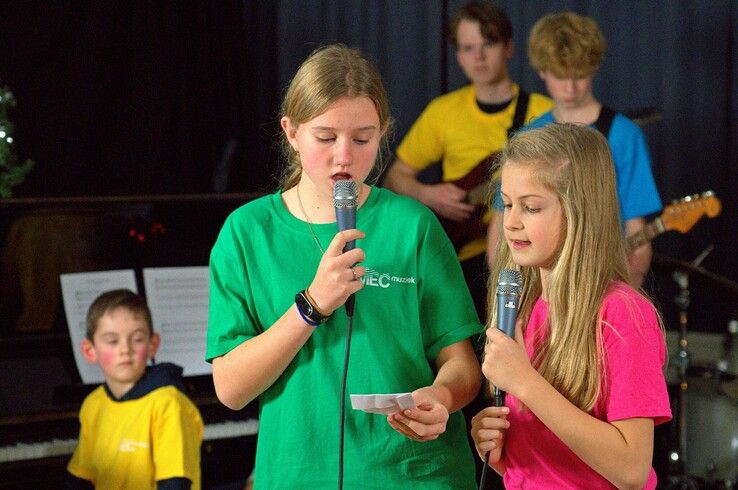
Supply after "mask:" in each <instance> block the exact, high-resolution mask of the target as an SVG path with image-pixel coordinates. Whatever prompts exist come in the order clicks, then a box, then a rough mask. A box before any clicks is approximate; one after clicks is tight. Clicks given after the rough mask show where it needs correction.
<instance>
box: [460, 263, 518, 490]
mask: <svg viewBox="0 0 738 490" xmlns="http://www.w3.org/2000/svg"><path fill="white" fill-rule="evenodd" d="M522 290H523V277H522V275H521V274H520V272H518V271H516V270H514V269H503V270H502V271H501V272H500V275H499V276H498V279H497V329H494V328H488V329H487V345H486V346H485V348H484V362H483V363H482V373H484V376H485V377H486V378H487V379H489V380H490V381H491V382H492V383H493V384H494V385H495V388H494V406H493V407H488V408H486V409H484V410H482V411H481V412H479V413H478V414H477V415H476V416H475V417H474V418H473V419H472V431H471V434H472V438H473V439H474V444H475V446H476V448H477V452H478V453H479V455H480V456H481V455H482V454H484V462H485V465H484V467H483V469H482V475H481V479H480V482H479V488H480V489H483V488H484V486H485V480H486V478H487V468H488V467H489V465H490V464H495V463H497V462H498V461H499V460H500V458H501V456H502V444H503V440H504V431H505V430H506V429H507V428H508V427H510V424H509V423H508V421H507V414H508V412H509V411H508V409H507V407H505V406H504V405H505V392H504V391H503V390H501V389H500V388H498V386H497V385H498V383H499V381H496V380H495V379H493V378H497V376H498V369H497V367H498V366H504V365H508V364H509V363H508V362H506V360H503V359H500V357H501V355H500V354H501V353H502V349H500V346H499V345H498V343H499V342H500V341H501V340H505V339H504V337H505V336H506V337H509V338H514V337H515V321H516V320H517V317H518V306H519V304H520V293H521V292H522ZM500 377H501V378H503V379H504V378H506V376H505V374H504V373H502V376H500Z"/></svg>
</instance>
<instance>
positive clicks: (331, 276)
mask: <svg viewBox="0 0 738 490" xmlns="http://www.w3.org/2000/svg"><path fill="white" fill-rule="evenodd" d="M358 195H359V193H358V190H357V188H356V184H355V183H354V181H353V180H339V181H338V182H336V185H335V187H334V189H333V205H334V208H335V212H336V224H337V227H338V231H339V232H344V233H342V234H341V235H338V234H337V235H336V236H335V237H334V238H333V240H332V241H331V243H330V244H329V245H328V247H326V250H325V253H324V254H323V258H322V259H321V261H320V265H319V266H318V272H317V273H316V275H315V278H314V279H313V282H312V284H311V285H310V287H309V288H308V291H309V293H310V294H311V295H312V298H313V299H314V300H315V306H316V307H317V308H318V309H319V310H320V311H321V313H323V314H324V315H330V314H332V313H333V311H334V310H335V309H336V308H338V307H340V305H342V304H343V305H345V306H346V312H347V314H348V315H349V316H352V314H353V304H354V293H355V292H356V291H358V290H359V289H361V288H362V287H363V283H362V282H361V281H359V278H361V276H363V275H364V274H365V272H366V269H365V268H364V267H363V266H361V265H356V264H358V263H359V262H361V261H363V260H364V255H363V251H362V250H360V249H356V240H357V239H361V238H364V234H363V233H362V232H360V231H358V230H356V208H357V207H358Z"/></svg>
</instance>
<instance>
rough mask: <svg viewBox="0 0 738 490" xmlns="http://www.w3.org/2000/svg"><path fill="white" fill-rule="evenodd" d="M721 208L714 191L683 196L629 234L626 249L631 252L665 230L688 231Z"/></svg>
mask: <svg viewBox="0 0 738 490" xmlns="http://www.w3.org/2000/svg"><path fill="white" fill-rule="evenodd" d="M721 210H722V205H721V204H720V200H719V199H718V198H717V197H716V196H715V193H714V192H712V191H707V192H703V193H702V194H694V195H692V196H687V197H683V198H682V199H679V200H678V201H674V202H673V203H672V204H670V205H669V206H666V208H664V212H663V213H662V214H661V216H659V217H658V218H656V219H655V220H653V221H651V222H650V223H648V224H647V225H646V226H644V227H643V229H642V230H640V231H637V232H635V233H633V234H631V235H628V236H627V237H626V238H625V249H626V250H627V251H628V253H630V252H632V251H633V250H635V249H636V248H638V247H640V246H641V245H643V244H644V243H647V242H650V241H651V240H653V239H654V238H655V237H657V236H658V235H660V234H662V233H664V232H665V231H670V230H676V231H678V232H679V233H687V232H688V231H689V230H691V229H692V227H693V226H694V225H695V224H696V223H697V222H698V221H699V220H700V219H701V218H702V217H703V216H705V215H707V216H708V217H710V218H714V217H715V216H717V215H718V214H720V211H721Z"/></svg>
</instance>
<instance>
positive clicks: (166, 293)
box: [143, 266, 212, 376]
mask: <svg viewBox="0 0 738 490" xmlns="http://www.w3.org/2000/svg"><path fill="white" fill-rule="evenodd" d="M208 271H209V270H208V268H207V267H205V266H203V267H153V268H145V269H144V270H143V279H144V288H145V289H146V299H147V301H148V303H149V308H151V317H152V320H153V322H154V330H155V331H156V332H159V335H160V336H161V343H160V345H159V352H158V353H157V354H156V360H157V362H173V363H175V364H178V365H180V366H182V367H183V368H184V375H185V376H193V375H198V374H210V373H211V372H212V367H211V366H210V364H208V363H207V362H205V343H206V339H207V326H208V302H209V294H210V290H209V285H210V276H209V272H208Z"/></svg>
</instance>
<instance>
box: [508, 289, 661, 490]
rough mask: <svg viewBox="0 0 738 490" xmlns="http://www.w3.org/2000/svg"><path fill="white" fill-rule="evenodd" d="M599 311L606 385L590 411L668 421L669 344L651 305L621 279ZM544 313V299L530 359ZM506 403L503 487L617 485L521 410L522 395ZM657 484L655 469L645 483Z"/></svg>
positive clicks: (530, 331) (535, 315)
mask: <svg viewBox="0 0 738 490" xmlns="http://www.w3.org/2000/svg"><path fill="white" fill-rule="evenodd" d="M601 313H602V317H603V320H604V322H605V324H604V325H603V327H602V328H603V332H602V335H603V340H604V344H605V350H606V356H607V363H606V376H607V384H606V387H607V391H606V392H604V393H603V394H602V395H601V398H600V400H599V402H598V403H597V406H596V407H595V408H594V409H593V411H592V413H591V415H592V416H594V417H597V418H598V419H601V420H606V421H608V422H611V421H615V420H623V419H629V418H634V417H650V418H653V419H654V424H655V425H658V424H661V423H663V422H667V421H668V420H670V419H671V408H670V406H669V396H668V393H667V390H666V381H665V379H664V374H663V370H662V368H663V365H664V362H665V360H666V346H665V343H664V336H663V333H662V331H661V329H660V327H659V324H658V321H657V319H656V314H655V311H654V309H653V306H651V304H650V303H649V302H648V301H646V300H645V299H644V298H643V297H642V296H640V295H639V294H638V293H636V292H635V291H634V290H633V289H631V288H630V287H628V286H627V285H625V284H623V283H616V284H615V285H614V286H613V287H612V288H611V289H610V291H609V292H608V294H607V295H606V297H605V300H604V302H603V305H602V309H601ZM547 314H548V304H547V303H546V302H545V301H544V300H543V299H540V298H539V299H538V301H537V302H536V304H535V306H534V308H533V311H532V314H531V317H530V321H529V322H528V326H527V329H526V332H525V345H526V350H527V351H528V357H529V358H531V359H532V357H533V345H532V343H533V339H534V338H536V337H537V338H540V336H539V335H540V333H542V332H543V329H544V328H545V326H544V325H545V321H544V320H545V319H546V316H547ZM537 333H538V334H539V335H536V334H537ZM506 405H507V406H508V407H510V414H509V416H508V420H509V421H510V428H509V429H508V431H507V434H506V436H505V448H504V454H505V463H506V465H507V470H506V471H505V476H504V480H505V488H507V489H511V488H525V489H526V490H530V489H542V488H556V489H562V488H576V489H581V488H587V489H597V488H608V489H610V488H615V487H614V486H613V485H612V484H611V483H610V482H608V481H607V480H606V479H605V478H603V477H602V476H600V475H599V474H598V473H597V472H595V471H594V470H593V469H592V468H590V467H589V466H587V464H586V463H584V462H583V461H582V460H581V459H579V457H578V456H576V455H575V454H574V453H573V452H572V451H571V450H570V449H569V448H568V447H567V446H566V445H565V444H564V443H563V442H562V441H561V440H560V439H559V438H558V437H557V436H556V435H555V434H554V433H553V432H551V431H550V430H549V429H548V427H546V426H545V425H544V424H543V423H542V422H541V421H540V420H539V419H538V417H536V416H535V415H534V414H533V413H532V412H530V411H529V410H526V411H521V410H520V402H519V400H517V399H516V398H515V397H513V396H512V395H508V396H507V400H506ZM655 487H656V473H655V472H654V470H653V468H651V473H650V474H649V477H648V481H647V482H646V486H645V487H644V488H648V489H653V488H655Z"/></svg>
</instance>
